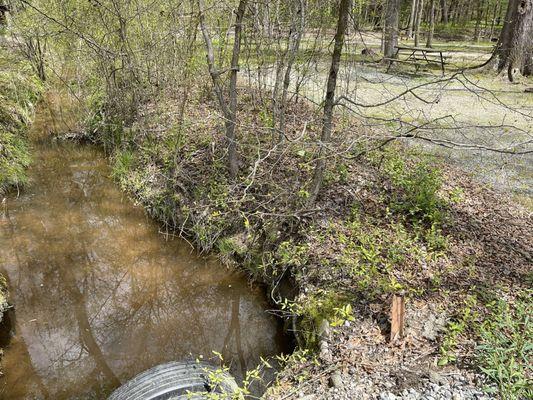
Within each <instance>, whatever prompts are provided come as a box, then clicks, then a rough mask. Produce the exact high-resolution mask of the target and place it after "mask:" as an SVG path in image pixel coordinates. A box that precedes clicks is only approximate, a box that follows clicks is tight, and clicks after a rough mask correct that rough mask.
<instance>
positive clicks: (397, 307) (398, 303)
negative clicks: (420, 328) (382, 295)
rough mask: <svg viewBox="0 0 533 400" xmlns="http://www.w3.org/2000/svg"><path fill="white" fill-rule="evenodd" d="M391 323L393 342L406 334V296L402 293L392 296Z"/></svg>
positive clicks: (391, 338)
mask: <svg viewBox="0 0 533 400" xmlns="http://www.w3.org/2000/svg"><path fill="white" fill-rule="evenodd" d="M390 319H391V324H390V340H391V342H393V341H395V340H397V339H401V338H402V337H403V335H404V326H405V298H404V296H402V295H393V296H392V305H391V318H390Z"/></svg>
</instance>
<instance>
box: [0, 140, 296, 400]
mask: <svg viewBox="0 0 533 400" xmlns="http://www.w3.org/2000/svg"><path fill="white" fill-rule="evenodd" d="M33 150H34V153H33V155H34V160H33V166H32V168H31V169H30V179H31V182H30V184H29V186H28V187H27V189H25V190H24V191H23V192H21V193H19V194H17V193H14V194H12V195H10V196H8V197H7V198H6V200H5V202H4V204H3V205H2V209H1V210H0V272H2V273H3V274H4V275H5V276H6V277H7V278H8V281H9V289H10V302H11V303H12V304H13V305H14V310H12V311H11V312H9V313H8V315H7V316H6V321H5V323H4V325H10V328H9V329H10V334H9V336H10V337H9V338H8V339H9V342H8V343H6V345H5V348H4V356H3V358H2V370H3V373H4V375H3V376H2V377H1V378H0V398H2V399H10V400H15V399H54V400H61V399H102V398H105V397H106V396H107V395H108V394H109V393H110V392H111V391H112V390H113V389H114V388H116V387H117V386H119V385H120V383H123V382H125V381H127V380H128V379H130V378H131V377H133V376H134V375H136V374H138V373H140V372H142V371H143V370H146V369H148V368H150V367H152V366H155V365H157V364H160V363H163V362H166V361H171V360H184V359H195V358H198V357H200V356H201V355H203V356H204V359H206V358H210V357H213V351H217V352H219V353H221V354H222V355H223V357H224V359H225V361H226V363H228V364H229V365H230V371H231V372H232V373H233V375H234V376H236V377H237V380H239V379H242V377H243V374H244V373H245V371H246V370H248V369H251V368H254V367H255V366H256V365H258V363H259V362H260V359H259V357H260V356H262V357H270V356H274V355H276V354H280V353H282V352H284V351H285V350H286V349H287V348H286V340H285V339H284V335H283V330H282V327H281V325H280V321H279V320H278V319H277V318H275V317H274V316H273V315H272V314H270V313H269V312H268V309H269V304H268V302H267V299H266V297H265V295H264V289H262V288H260V287H257V286H251V285H250V284H249V282H248V280H247V278H246V276H244V275H243V274H241V273H238V272H236V271H233V270H229V269H227V268H226V267H224V266H222V265H221V264H220V263H219V262H218V261H216V260H214V259H213V258H209V257H207V258H206V257H200V256H199V255H197V254H195V252H194V251H193V250H192V249H191V246H190V245H189V244H188V243H186V242H185V241H183V240H181V239H177V238H169V237H167V238H165V236H163V235H161V233H160V232H159V228H158V225H157V224H156V223H155V222H153V221H152V220H151V219H150V218H149V217H147V216H146V215H145V213H144V211H143V210H142V209H141V208H140V207H138V206H135V205H134V204H132V202H131V201H130V200H128V198H127V197H126V196H125V194H124V193H122V192H121V191H120V190H119V189H118V188H117V187H116V185H115V184H114V183H113V181H112V180H111V179H110V178H109V176H110V174H111V171H110V168H109V167H108V165H107V162H106V159H105V157H104V154H103V153H102V152H101V151H100V149H98V148H96V147H93V146H90V145H80V144H75V143H68V142H50V141H40V142H37V143H35V144H34V149H33ZM5 328H6V327H4V329H5Z"/></svg>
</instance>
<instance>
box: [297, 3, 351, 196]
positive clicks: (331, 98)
mask: <svg viewBox="0 0 533 400" xmlns="http://www.w3.org/2000/svg"><path fill="white" fill-rule="evenodd" d="M351 8H352V1H351V0H340V4H339V18H338V21H337V31H336V33H335V46H334V48H333V54H332V56H331V66H330V69H329V76H328V83H327V89H326V99H325V101H324V116H323V120H322V121H323V123H322V133H321V135H320V142H321V143H320V150H319V152H318V158H317V160H316V164H315V172H314V175H313V180H312V182H311V188H310V191H309V199H308V204H313V203H314V202H315V201H316V198H317V196H318V192H319V191H320V187H321V186H322V181H323V179H324V170H325V168H326V158H325V157H326V153H327V147H326V145H327V143H328V142H329V141H330V139H331V131H332V129H333V107H334V106H335V90H336V88H337V74H338V72H339V63H340V59H341V54H342V47H343V46H344V36H345V33H346V27H347V25H348V16H349V14H350V11H351Z"/></svg>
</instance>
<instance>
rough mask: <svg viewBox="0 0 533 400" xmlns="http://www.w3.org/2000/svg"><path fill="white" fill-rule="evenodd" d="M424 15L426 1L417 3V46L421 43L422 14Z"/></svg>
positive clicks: (422, 0)
mask: <svg viewBox="0 0 533 400" xmlns="http://www.w3.org/2000/svg"><path fill="white" fill-rule="evenodd" d="M423 13H424V0H418V1H417V7H416V18H415V25H414V29H415V46H418V45H419V43H420V23H421V22H422V14H423Z"/></svg>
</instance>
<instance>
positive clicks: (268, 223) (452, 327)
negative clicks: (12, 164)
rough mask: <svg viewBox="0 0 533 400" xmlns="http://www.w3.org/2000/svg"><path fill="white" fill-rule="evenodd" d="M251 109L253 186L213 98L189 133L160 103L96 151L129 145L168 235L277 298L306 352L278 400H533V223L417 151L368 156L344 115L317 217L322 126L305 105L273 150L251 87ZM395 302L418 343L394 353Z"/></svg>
mask: <svg viewBox="0 0 533 400" xmlns="http://www.w3.org/2000/svg"><path fill="white" fill-rule="evenodd" d="M240 98H241V102H240V105H239V111H238V112H239V115H238V118H239V126H240V129H239V131H240V133H239V153H240V155H241V171H242V176H241V178H242V180H241V181H240V182H243V183H240V184H229V183H228V181H227V177H226V172H225V171H226V168H225V162H224V160H225V150H224V149H225V146H224V135H223V132H224V129H223V125H222V120H221V118H219V116H218V111H217V107H216V105H215V103H214V100H213V99H212V98H211V96H210V92H209V91H206V90H198V91H197V92H196V93H191V94H190V97H189V100H188V105H187V111H186V124H187V129H186V131H185V132H180V131H179V130H177V129H176V126H178V121H177V119H176V118H177V116H178V115H179V114H180V113H179V101H178V100H177V99H173V98H172V97H171V96H169V95H167V96H163V97H162V98H161V99H158V100H157V101H154V102H153V103H147V104H145V106H144V107H143V108H142V110H140V113H139V115H138V118H137V120H136V122H135V123H134V124H133V125H132V127H131V128H128V129H127V131H124V132H123V135H122V136H123V137H125V138H126V139H125V140H123V141H121V143H119V144H116V143H115V144H112V143H111V142H110V140H111V139H110V138H112V137H116V131H115V130H113V129H111V130H109V124H104V125H100V128H105V127H107V128H108V129H107V130H108V133H107V134H106V132H105V129H103V130H102V129H98V123H99V121H98V120H97V121H96V122H95V129H94V132H98V133H97V134H96V136H95V137H94V139H95V140H98V141H100V142H101V143H104V144H106V143H107V144H106V146H108V147H112V146H114V155H113V163H114V175H115V178H116V179H117V180H118V182H119V183H120V185H121V186H122V188H123V189H125V190H127V191H128V192H130V193H131V194H132V196H133V198H134V199H136V200H137V201H138V202H139V203H141V204H143V205H144V206H145V207H146V209H147V210H148V211H149V212H150V213H151V214H152V215H153V216H154V217H155V218H157V219H158V220H159V221H161V222H162V223H163V224H164V225H165V226H166V227H168V229H173V230H175V229H177V230H178V232H179V233H180V234H182V235H184V236H185V237H187V238H188V239H189V240H191V242H193V243H194V245H195V246H196V247H197V248H199V249H200V250H202V251H215V252H216V253H218V254H219V255H220V257H221V259H222V260H224V261H226V262H227V263H228V264H231V265H235V266H237V267H239V268H244V269H245V270H246V271H247V272H248V273H249V274H250V275H251V276H252V277H254V279H256V280H258V281H261V282H265V283H267V284H268V285H269V287H270V291H271V297H272V299H273V301H275V302H277V305H276V307H277V308H278V309H279V310H278V311H277V312H278V313H279V314H280V315H281V316H283V317H284V318H286V319H287V320H288V321H289V324H291V323H292V324H293V325H291V326H292V328H291V330H292V331H293V333H294V334H295V335H296V337H297V339H298V342H299V344H300V349H299V350H297V351H296V352H295V353H294V354H292V355H290V356H288V357H287V358H285V359H284V362H285V363H286V366H285V369H284V370H283V371H282V372H281V374H280V375H279V378H278V381H277V382H276V384H275V385H274V386H272V387H271V388H270V389H269V392H268V393H267V395H266V397H267V398H273V399H289V398H298V397H304V396H307V395H309V396H310V397H308V398H309V399H330V398H348V399H353V398H360V399H365V398H369V399H374V398H382V399H394V398H396V396H401V397H403V398H408V399H417V398H438V399H449V398H452V397H455V398H485V397H483V396H485V395H481V393H482V392H481V391H482V388H483V389H487V388H488V389H489V390H490V389H494V388H495V387H497V388H498V390H501V391H503V392H505V393H508V394H509V393H511V394H512V395H517V396H520V395H523V394H524V393H525V394H526V395H529V394H531V392H530V387H531V385H530V383H531V366H530V365H528V363H527V359H528V357H530V356H531V354H530V353H531V342H530V339H531V337H532V336H531V333H532V331H531V330H532V326H531V323H530V322H529V321H528V320H527V317H526V315H528V314H530V313H531V307H532V303H531V300H530V298H531V296H530V295H531V292H530V287H531V278H532V276H531V268H530V267H531V261H532V259H531V254H532V252H533V249H532V247H531V243H533V237H532V232H533V229H532V228H533V223H532V222H533V221H532V216H531V213H530V212H528V210H526V209H525V208H523V207H521V206H520V205H518V204H516V202H515V201H514V200H513V199H512V198H510V197H508V196H506V195H503V194H501V193H498V192H497V191H495V190H493V189H491V188H489V187H487V186H486V185H483V184H479V183H477V182H476V181H475V179H473V178H472V177H471V176H470V174H469V173H466V172H465V171H464V170H461V169H460V168H458V167H457V166H450V165H448V164H446V163H444V162H443V161H442V160H436V159H434V158H433V159H431V158H429V159H428V158H427V156H426V155H425V154H424V153H423V152H419V151H417V150H416V149H412V148H408V147H405V146H402V145H398V146H395V145H392V146H389V147H387V148H385V149H381V150H376V151H370V152H368V153H366V154H365V155H364V156H356V153H357V152H358V150H354V149H353V148H350V146H347V143H348V142H350V140H351V139H353V140H354V141H356V140H358V139H359V138H361V137H365V138H367V136H368V135H367V134H368V127H366V126H365V125H364V124H361V122H360V121H359V120H357V119H353V118H351V119H350V118H345V116H339V118H338V119H337V121H336V134H335V135H334V137H335V140H334V142H333V143H332V144H331V148H332V149H333V150H332V153H333V154H334V156H332V157H331V159H330V160H329V164H328V172H327V174H326V180H325V184H324V187H323V189H322V191H321V193H320V196H319V198H318V201H317V203H316V204H315V205H314V207H312V208H311V209H309V208H308V207H306V198H307V187H306V184H307V182H309V181H310V178H311V174H312V166H313V163H312V159H313V154H315V152H316V137H317V134H318V133H319V131H320V115H316V114H314V112H313V111H312V110H311V109H310V108H308V107H307V106H306V105H305V104H304V103H299V104H296V105H293V106H291V107H290V109H289V110H288V118H287V120H288V121H290V122H288V127H287V132H290V134H289V140H288V141H287V143H285V144H284V145H283V146H278V147H276V148H274V149H271V147H270V144H271V143H272V140H273V131H272V129H271V128H270V127H269V121H268V118H267V116H266V114H265V112H264V107H262V106H261V104H260V103H259V100H258V98H259V96H257V93H254V92H247V91H246V90H245V89H244V88H241V97H240ZM120 129H121V128H120ZM113 132H114V133H115V136H113ZM348 139H350V140H348ZM286 286H290V287H293V288H296V289H297V291H296V293H295V294H294V297H293V298H292V300H290V298H291V297H289V300H287V299H285V300H283V299H282V297H283V296H284V295H286V293H287V292H284V291H283V287H286ZM289 292H290V291H289ZM394 294H402V295H403V296H405V298H406V299H407V314H406V325H407V334H406V336H405V337H403V338H402V339H401V340H397V341H392V342H391V341H390V340H389V336H390V329H391V328H390V320H389V313H390V301H391V297H392V296H393V295H394ZM291 321H292V322H291ZM325 321H327V322H328V323H329V325H332V326H333V328H332V329H331V333H330V334H325V333H324V331H329V329H326V328H324V329H322V327H323V326H325V325H326V326H327V323H326V322H325ZM509 343H512V345H510V346H509ZM482 368H483V371H485V374H484V375H480V372H481V369H482ZM502 370H503V371H505V372H504V373H503V374H502V372H501V371H502ZM488 377H489V378H490V379H489V378H488ZM430 396H431V397H430ZM486 396H487V397H486V398H490V395H486Z"/></svg>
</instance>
